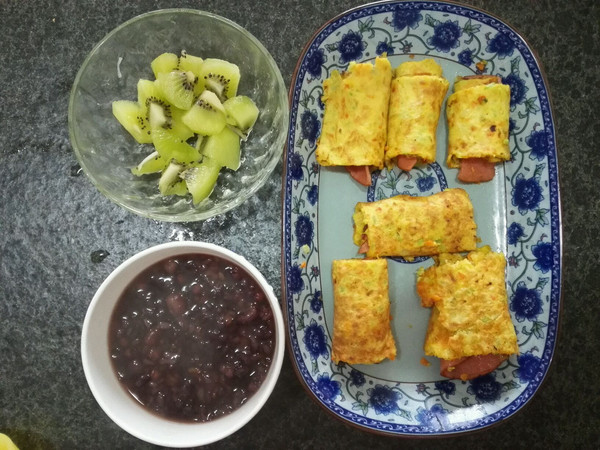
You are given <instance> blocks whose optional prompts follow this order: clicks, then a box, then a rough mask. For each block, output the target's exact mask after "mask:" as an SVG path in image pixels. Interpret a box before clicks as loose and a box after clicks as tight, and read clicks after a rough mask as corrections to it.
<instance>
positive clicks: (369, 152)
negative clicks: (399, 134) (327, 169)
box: [316, 57, 392, 168]
mask: <svg viewBox="0 0 600 450" xmlns="http://www.w3.org/2000/svg"><path fill="white" fill-rule="evenodd" d="M391 79H392V68H391V65H390V62H389V61H388V59H387V58H385V57H378V58H376V59H375V63H374V64H371V63H355V62H351V63H350V65H349V67H348V70H347V71H346V72H344V73H341V74H340V72H338V71H337V70H334V71H333V72H332V73H331V76H330V77H329V78H327V79H326V80H325V81H324V83H323V96H322V97H321V99H322V101H323V103H324V104H325V114H324V116H323V126H322V130H321V135H320V137H319V141H318V144H317V150H316V157H317V162H318V163H319V164H321V165H323V166H374V167H376V168H382V167H383V158H384V150H385V142H386V135H387V117H388V104H389V98H390V82H391Z"/></svg>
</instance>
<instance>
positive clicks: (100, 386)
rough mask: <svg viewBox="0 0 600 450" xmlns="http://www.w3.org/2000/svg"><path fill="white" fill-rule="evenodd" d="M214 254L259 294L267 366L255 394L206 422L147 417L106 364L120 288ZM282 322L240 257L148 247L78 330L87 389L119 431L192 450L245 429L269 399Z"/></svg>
mask: <svg viewBox="0 0 600 450" xmlns="http://www.w3.org/2000/svg"><path fill="white" fill-rule="evenodd" d="M189 254H202V255H214V256H217V257H219V258H222V259H224V260H226V261H230V262H232V263H234V264H235V265H238V266H240V267H241V268H242V269H244V270H245V271H246V272H247V273H248V274H249V276H250V277H252V278H253V279H254V281H255V282H256V284H257V286H258V287H259V288H260V289H261V290H262V291H263V292H264V293H265V296H266V299H267V301H268V302H269V305H270V307H271V310H272V312H273V320H274V324H275V343H274V347H273V356H272V359H271V365H270V368H269V371H268V373H267V376H266V378H265V380H264V381H263V382H262V384H261V385H260V387H259V389H258V390H257V391H256V392H255V393H254V394H253V395H252V396H251V397H250V398H249V399H248V400H247V401H246V402H245V403H243V404H242V405H241V406H239V407H238V408H237V409H235V410H234V411H232V412H230V413H229V414H227V415H224V416H221V417H218V418H216V419H213V420H211V421H208V422H198V423H194V422H187V423H186V422H179V421H175V420H170V419H167V418H164V417H163V416H159V415H157V414H154V413H152V412H150V411H149V410H148V409H146V408H145V407H143V406H142V405H141V404H139V403H138V402H137V401H136V400H135V399H134V397H133V396H132V395H131V394H130V393H129V392H128V391H127V390H126V389H125V388H124V386H123V385H122V384H121V383H120V382H119V380H118V378H117V376H116V374H115V370H114V368H113V365H112V362H111V355H110V350H109V344H108V343H109V339H108V336H109V326H110V321H111V317H112V313H113V310H114V308H115V305H116V303H117V301H118V300H119V298H120V297H121V294H122V293H123V291H124V290H125V289H126V287H127V286H128V285H129V284H130V283H131V282H132V281H133V280H134V279H135V278H136V277H137V276H138V275H139V274H140V273H141V272H143V271H144V270H145V269H147V268H148V267H150V266H152V265H153V264H155V263H157V262H159V261H163V260H164V259H166V258H170V257H174V256H181V255H189ZM284 353H285V336H284V321H283V315H282V312H281V308H280V306H279V301H278V299H277V297H276V296H275V293H274V292H273V288H272V287H271V286H270V285H269V284H268V282H267V280H266V279H265V278H264V276H263V275H262V274H261V273H260V272H259V271H258V269H256V267H255V266H254V265H252V264H251V263H250V262H248V260H246V259H245V258H244V257H243V256H241V255H238V254H237V253H234V252H232V251H230V250H228V249H226V248H223V247H220V246H217V245H214V244H209V243H204V242H169V243H166V244H160V245H156V246H154V247H151V248H148V249H146V250H144V251H142V252H140V253H138V254H136V255H134V256H132V257H131V258H129V259H128V260H127V261H125V262H123V263H122V264H121V265H120V266H118V267H117V268H116V269H115V270H114V271H113V272H112V273H111V274H110V275H109V276H108V277H107V278H106V279H105V280H104V282H103V283H102V284H101V285H100V287H99V288H98V290H97V291H96V294H95V295H94V297H93V299H92V301H91V302H90V305H89V307H88V310H87V313H86V315H85V319H84V322H83V326H82V331H81V361H82V365H83V371H84V373H85V377H86V380H87V382H88V386H89V388H90V390H91V392H92V394H93V395H94V398H95V399H96V401H97V402H98V404H99V405H100V407H101V408H102V409H103V411H104V412H105V413H106V414H107V415H108V416H109V417H110V418H111V419H112V420H113V421H114V422H115V423H116V424H117V425H119V426H120V427H121V428H122V429H123V430H125V431H127V432H128V433H130V434H131V435H133V436H135V437H137V438H138V439H141V440H143V441H146V442H150V443H152V444H155V445H160V446H164V447H179V448H184V447H185V448H187V447H196V446H201V445H207V444H210V443H213V442H216V441H219V440H221V439H223V438H225V437H227V436H229V435H231V434H233V433H234V432H236V431H237V430H239V429H240V428H241V427H243V426H244V425H245V424H247V423H248V422H249V421H250V420H251V419H252V418H253V417H254V416H255V415H256V414H257V413H258V412H259V411H260V409H261V408H262V407H263V406H264V405H265V403H266V401H267V399H268V398H269V397H270V395H271V393H272V392H273V389H274V387H275V384H276V383H277V379H278V377H279V374H280V372H281V366H282V364H283V355H284Z"/></svg>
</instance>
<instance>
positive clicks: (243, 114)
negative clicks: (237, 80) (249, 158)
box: [223, 95, 259, 133]
mask: <svg viewBox="0 0 600 450" xmlns="http://www.w3.org/2000/svg"><path fill="white" fill-rule="evenodd" d="M223 107H224V108H225V112H226V114H227V123H228V124H230V125H233V126H234V127H236V128H239V129H240V130H241V131H242V132H244V133H248V132H249V131H250V129H251V128H252V127H253V126H254V124H255V123H256V119H258V113H259V111H258V107H257V106H256V104H255V103H254V102H253V101H252V99H251V98H250V97H247V96H245V95H237V96H235V97H232V98H230V99H227V100H226V101H225V102H224V103H223Z"/></svg>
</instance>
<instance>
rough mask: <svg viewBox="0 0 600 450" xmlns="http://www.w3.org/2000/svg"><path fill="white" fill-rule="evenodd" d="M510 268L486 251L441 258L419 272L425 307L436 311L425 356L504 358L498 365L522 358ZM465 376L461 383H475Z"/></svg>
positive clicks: (428, 329)
mask: <svg viewBox="0 0 600 450" xmlns="http://www.w3.org/2000/svg"><path fill="white" fill-rule="evenodd" d="M505 267H506V259H505V257H504V255H503V254H502V253H496V252H493V251H492V250H491V249H490V247H489V246H485V247H482V248H479V249H477V250H475V251H472V252H470V253H469V254H467V255H466V257H464V256H461V255H457V254H442V255H440V256H439V258H438V259H437V262H436V264H435V265H434V266H432V267H429V268H427V269H424V268H420V269H419V270H418V273H417V293H418V294H419V297H420V298H421V305H422V306H424V307H428V308H432V311H431V316H430V319H429V325H428V327H427V334H426V337H425V344H424V350H425V354H426V355H430V356H436V357H438V358H441V359H443V360H461V361H464V359H463V358H466V357H483V356H486V355H500V356H501V357H500V358H499V359H498V358H496V360H497V362H498V363H499V362H500V361H502V360H503V359H505V358H506V357H508V355H511V354H514V353H518V351H519V348H518V345H517V336H516V333H515V329H514V325H513V323H512V320H511V317H510V313H509V311H508V298H507V294H506V282H505V275H504V272H505ZM488 359H489V358H488ZM492 360H493V358H492ZM496 365H497V364H496ZM493 368H495V367H493ZM492 370H493V369H492ZM461 375H462V376H460V378H462V379H468V378H470V377H469V376H468V374H461ZM479 375H481V373H480V374H479Z"/></svg>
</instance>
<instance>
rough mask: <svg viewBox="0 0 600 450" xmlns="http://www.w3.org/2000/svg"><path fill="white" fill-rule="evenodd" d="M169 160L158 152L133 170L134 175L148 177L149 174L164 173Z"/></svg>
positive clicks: (146, 158)
mask: <svg viewBox="0 0 600 450" xmlns="http://www.w3.org/2000/svg"><path fill="white" fill-rule="evenodd" d="M168 163H169V160H167V159H165V158H163V157H162V156H160V154H159V153H158V152H152V153H150V154H149V155H148V156H146V157H145V158H144V159H143V160H142V161H141V162H140V163H139V164H138V165H137V166H135V167H133V168H132V169H131V173H132V174H134V175H138V176H139V175H146V174H149V173H156V172H162V171H163V169H164V168H165V167H166V166H167V164H168Z"/></svg>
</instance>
